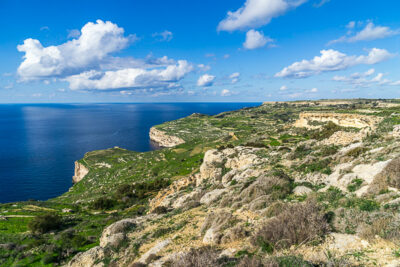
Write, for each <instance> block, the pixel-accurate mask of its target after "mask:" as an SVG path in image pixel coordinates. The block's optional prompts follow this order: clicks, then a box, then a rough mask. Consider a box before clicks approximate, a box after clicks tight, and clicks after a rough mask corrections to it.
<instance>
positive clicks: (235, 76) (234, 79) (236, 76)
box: [229, 72, 240, 83]
mask: <svg viewBox="0 0 400 267" xmlns="http://www.w3.org/2000/svg"><path fill="white" fill-rule="evenodd" d="M239 77H240V73H239V72H234V73H232V74H231V75H229V79H231V82H232V83H237V82H238V81H239Z"/></svg>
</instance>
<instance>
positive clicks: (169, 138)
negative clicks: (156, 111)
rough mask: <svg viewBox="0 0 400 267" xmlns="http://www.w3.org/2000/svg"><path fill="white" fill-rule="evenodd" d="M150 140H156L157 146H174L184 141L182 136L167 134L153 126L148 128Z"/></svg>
mask: <svg viewBox="0 0 400 267" xmlns="http://www.w3.org/2000/svg"><path fill="white" fill-rule="evenodd" d="M150 140H152V141H154V142H156V143H157V144H158V145H159V146H162V147H174V146H177V145H180V144H183V143H185V141H184V140H183V139H182V138H179V137H177V136H173V135H168V134H166V133H165V132H163V131H161V130H158V129H156V128H154V127H151V129H150Z"/></svg>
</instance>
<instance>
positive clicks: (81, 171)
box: [72, 161, 89, 183]
mask: <svg viewBox="0 0 400 267" xmlns="http://www.w3.org/2000/svg"><path fill="white" fill-rule="evenodd" d="M88 173H89V169H88V168H86V167H85V165H83V164H82V163H80V162H78V161H75V173H74V176H73V177H72V181H73V182H74V183H78V182H80V181H81V180H82V179H83V178H84V177H85V176H86V174H88Z"/></svg>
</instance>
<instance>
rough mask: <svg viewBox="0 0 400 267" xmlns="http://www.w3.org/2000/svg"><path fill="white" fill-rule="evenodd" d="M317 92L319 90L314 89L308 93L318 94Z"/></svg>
mask: <svg viewBox="0 0 400 267" xmlns="http://www.w3.org/2000/svg"><path fill="white" fill-rule="evenodd" d="M317 92H318V88H313V89H311V90H309V91H308V93H317Z"/></svg>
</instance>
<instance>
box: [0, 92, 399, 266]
mask: <svg viewBox="0 0 400 267" xmlns="http://www.w3.org/2000/svg"><path fill="white" fill-rule="evenodd" d="M399 104H400V102H398V101H397V100H337V101H320V102H319V101H312V102H306V101H302V102H272V103H264V104H263V105H261V106H259V107H255V108H245V109H241V110H238V111H233V112H225V113H221V114H218V115H215V116H206V115H202V114H193V115H191V116H189V117H187V118H183V119H180V120H177V121H171V122H167V123H164V124H162V125H157V126H154V127H153V128H152V129H151V131H150V138H151V139H152V140H153V141H156V142H158V144H159V145H160V146H162V147H164V148H162V149H159V150H156V151H150V152H145V153H138V152H132V151H128V150H125V149H122V148H113V149H107V150H101V151H93V152H88V153H87V154H86V155H85V157H84V158H83V159H81V160H79V161H77V162H76V165H75V176H74V178H73V179H74V182H75V184H74V186H73V187H71V189H70V190H69V192H67V193H65V194H63V195H62V196H60V197H58V198H55V199H50V200H48V201H43V202H40V201H33V200H32V201H28V202H18V203H9V204H3V205H0V266H69V267H75V266H132V267H133V266H242V267H245V266H400V247H399V245H400V213H399V211H400V191H399V190H400V154H399V153H400V106H399Z"/></svg>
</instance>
